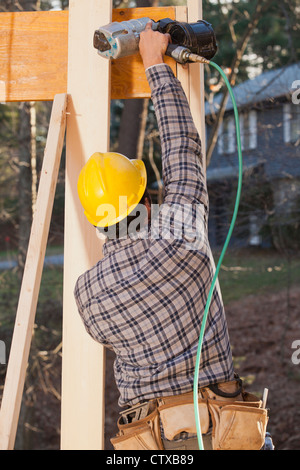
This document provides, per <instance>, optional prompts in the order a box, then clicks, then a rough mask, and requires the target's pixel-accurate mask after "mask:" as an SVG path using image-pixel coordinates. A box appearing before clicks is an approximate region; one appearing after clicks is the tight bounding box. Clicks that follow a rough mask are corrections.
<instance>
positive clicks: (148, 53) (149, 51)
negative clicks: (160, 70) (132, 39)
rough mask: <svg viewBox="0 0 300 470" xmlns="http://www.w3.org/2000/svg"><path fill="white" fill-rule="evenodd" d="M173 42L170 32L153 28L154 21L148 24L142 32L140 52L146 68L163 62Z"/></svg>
mask: <svg viewBox="0 0 300 470" xmlns="http://www.w3.org/2000/svg"><path fill="white" fill-rule="evenodd" d="M170 43H171V36H170V35H169V34H162V33H159V32H158V31H153V30H152V21H149V23H148V24H147V25H146V28H145V30H144V31H142V32H141V34H140V44H139V48H140V54H141V57H142V60H143V64H144V68H145V70H146V69H147V68H148V67H151V66H152V65H157V64H162V63H163V62H164V55H165V53H166V50H167V47H168V45H169V44H170Z"/></svg>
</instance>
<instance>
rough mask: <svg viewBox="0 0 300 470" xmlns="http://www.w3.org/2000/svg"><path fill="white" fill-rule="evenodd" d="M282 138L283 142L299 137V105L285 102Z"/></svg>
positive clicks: (293, 140) (294, 140) (295, 140)
mask: <svg viewBox="0 0 300 470" xmlns="http://www.w3.org/2000/svg"><path fill="white" fill-rule="evenodd" d="M283 139H284V142H285V143H289V142H291V143H295V142H297V141H298V140H299V139H300V105H296V104H292V103H287V104H285V105H284V106H283Z"/></svg>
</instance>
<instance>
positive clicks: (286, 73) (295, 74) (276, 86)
mask: <svg viewBox="0 0 300 470" xmlns="http://www.w3.org/2000/svg"><path fill="white" fill-rule="evenodd" d="M295 80H300V63H296V64H293V65H289V66H286V67H282V68H280V69H276V70H270V71H269V72H264V73H262V74H260V75H258V76H257V77H255V78H253V79H251V80H247V81H246V82H244V83H241V84H240V85H237V86H235V87H233V93H234V96H235V99H236V102H237V106H238V107H244V106H247V105H249V104H255V103H259V102H262V101H266V100H270V99H274V98H279V97H282V96H288V95H289V94H290V93H292V92H293V91H295V88H293V82H295ZM221 100H222V94H221V93H220V94H218V95H216V96H215V98H214V101H213V103H206V104H205V114H206V115H209V114H211V112H212V110H213V111H214V112H217V111H218V109H219V106H220V102H221ZM232 108H233V106H232V101H231V99H230V98H229V100H228V103H227V107H226V111H230V110H232Z"/></svg>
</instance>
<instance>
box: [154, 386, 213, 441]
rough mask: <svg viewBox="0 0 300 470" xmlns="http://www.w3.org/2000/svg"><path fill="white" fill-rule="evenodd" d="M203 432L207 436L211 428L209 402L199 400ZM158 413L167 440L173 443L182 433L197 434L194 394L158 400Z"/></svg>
mask: <svg viewBox="0 0 300 470" xmlns="http://www.w3.org/2000/svg"><path fill="white" fill-rule="evenodd" d="M198 406H199V415H200V422H201V432H202V434H206V433H207V432H208V428H209V413H208V407H207V401H206V400H204V399H200V398H199V400H198ZM158 411H159V414H160V419H161V422H162V425H163V428H164V435H165V437H166V439H168V440H169V441H172V440H173V439H174V437H175V436H177V434H179V433H181V432H184V431H185V432H188V433H197V429H196V420H195V411H194V400H193V393H192V392H189V393H185V394H182V395H178V396H176V395H175V396H171V397H163V398H159V399H158Z"/></svg>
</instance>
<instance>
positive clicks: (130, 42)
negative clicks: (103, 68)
mask: <svg viewBox="0 0 300 470" xmlns="http://www.w3.org/2000/svg"><path fill="white" fill-rule="evenodd" d="M149 21H152V20H150V18H147V17H146V18H140V19H136V20H129V21H121V22H113V23H110V24H108V25H106V26H102V27H101V28H99V29H97V30H96V31H95V33H94V47H95V48H96V49H97V50H98V53H99V54H100V55H101V56H102V57H105V58H107V59H119V58H121V57H126V56H130V55H134V54H137V53H138V52H139V38H140V33H141V32H142V31H144V29H145V27H146V25H147V23H149ZM152 29H153V30H154V31H159V32H160V33H164V34H166V33H168V34H170V36H171V39H172V43H171V44H169V46H168V49H167V52H166V55H168V56H170V57H173V59H175V60H176V62H179V63H180V64H185V63H187V62H190V61H191V60H189V59H190V54H196V55H197V56H201V57H203V58H204V59H207V60H210V59H211V58H212V57H213V56H214V55H215V54H216V52H217V49H218V48H217V43H216V37H215V33H214V30H213V28H212V26H211V24H210V23H208V22H207V21H204V20H199V21H197V22H196V23H184V22H179V21H175V20H171V19H170V18H164V19H162V20H159V21H157V22H155V21H152Z"/></svg>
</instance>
